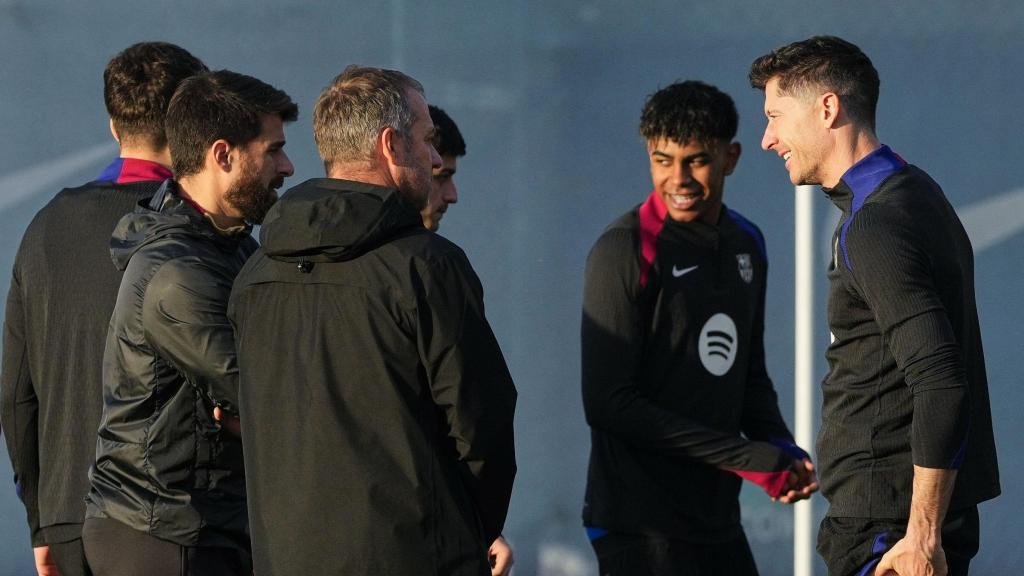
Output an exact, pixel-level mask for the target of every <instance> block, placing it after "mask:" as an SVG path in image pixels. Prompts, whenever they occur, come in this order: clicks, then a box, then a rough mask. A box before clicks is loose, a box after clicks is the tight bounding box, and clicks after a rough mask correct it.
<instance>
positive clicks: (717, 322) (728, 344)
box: [697, 312, 739, 376]
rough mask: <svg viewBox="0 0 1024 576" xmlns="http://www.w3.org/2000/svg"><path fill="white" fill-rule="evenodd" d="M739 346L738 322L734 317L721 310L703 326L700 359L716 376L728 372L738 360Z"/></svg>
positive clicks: (698, 344)
mask: <svg viewBox="0 0 1024 576" xmlns="http://www.w3.org/2000/svg"><path fill="white" fill-rule="evenodd" d="M738 347H739V342H737V340H736V323H735V322H733V321H732V318H729V316H727V315H726V314H722V313H721V312H719V313H718V314H715V315H714V316H712V317H711V318H708V321H707V322H706V323H705V324H704V327H703V328H701V331H700V341H699V342H698V343H697V348H698V350H699V352H700V361H701V363H702V364H704V368H705V369H706V370H707V371H708V372H711V373H712V374H714V375H715V376H721V375H723V374H725V373H726V372H728V371H729V368H732V363H733V362H734V361H735V360H736V349H737V348H738Z"/></svg>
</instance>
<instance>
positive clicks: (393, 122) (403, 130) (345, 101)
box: [313, 65, 423, 165]
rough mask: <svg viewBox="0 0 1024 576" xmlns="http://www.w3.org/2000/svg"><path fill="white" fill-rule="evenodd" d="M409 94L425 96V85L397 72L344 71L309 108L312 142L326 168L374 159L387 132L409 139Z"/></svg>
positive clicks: (347, 69) (364, 69)
mask: <svg viewBox="0 0 1024 576" xmlns="http://www.w3.org/2000/svg"><path fill="white" fill-rule="evenodd" d="M407 90H415V91H416V92H419V93H420V94H423V85H422V84H420V83H419V82H418V81H416V80H415V79H414V78H411V77H409V76H407V75H405V74H403V73H401V72H399V71H397V70H386V69H383V68H370V67H366V66H357V65H352V66H349V67H348V68H345V71H344V72H342V73H341V74H339V75H338V76H337V77H336V78H335V79H334V80H333V81H331V84H330V85H329V86H327V88H324V90H323V92H321V93H320V97H319V98H317V100H316V107H315V108H314V110H313V138H314V139H315V140H316V146H317V149H318V150H319V151H320V158H322V159H323V161H324V164H326V165H330V164H332V163H334V162H358V161H372V160H373V157H374V149H375V147H376V145H377V138H378V137H379V136H380V133H381V132H382V131H383V130H384V129H385V128H389V127H390V128H392V129H393V130H395V131H396V132H398V133H399V134H402V135H407V134H408V133H409V131H410V129H411V128H412V124H413V122H414V121H415V118H414V117H413V111H412V107H411V106H410V104H409V98H408V94H407Z"/></svg>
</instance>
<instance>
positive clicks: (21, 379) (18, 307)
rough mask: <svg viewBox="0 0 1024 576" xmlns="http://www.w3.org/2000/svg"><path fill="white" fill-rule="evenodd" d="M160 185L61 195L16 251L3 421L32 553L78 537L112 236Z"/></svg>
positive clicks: (104, 186)
mask: <svg viewBox="0 0 1024 576" xmlns="http://www.w3.org/2000/svg"><path fill="white" fill-rule="evenodd" d="M134 162H136V164H140V163H142V161H137V160H136V161H134ZM153 166H156V167H158V166H157V165H155V164H154V165H153ZM154 175H155V174H154ZM146 176H150V174H146ZM159 186H160V181H159V180H145V181H133V182H130V183H122V184H118V183H115V182H114V181H112V180H101V181H96V182H90V183H89V184H86V185H84V186H80V187H77V188H67V189H64V190H62V191H61V192H60V193H59V194H57V195H56V196H55V197H54V198H53V199H52V200H51V201H50V202H49V203H48V204H47V205H46V206H45V207H44V208H43V209H42V210H40V211H39V213H38V214H37V215H36V216H35V218H34V219H33V220H32V223H31V224H29V226H28V229H27V230H26V231H25V236H24V238H23V239H22V241H21V245H20V247H19V248H18V255H17V257H16V259H15V262H14V271H13V274H12V277H11V289H10V291H9V292H8V293H7V313H6V316H5V321H4V356H3V380H2V385H0V391H2V400H0V406H2V413H0V419H2V421H3V427H4V436H5V439H6V441H7V452H8V455H9V456H10V459H11V465H12V468H13V470H14V475H15V481H16V483H17V489H18V492H19V494H20V496H21V499H22V501H23V502H24V504H25V510H26V513H27V516H28V524H29V529H30V532H31V539H32V545H33V546H43V545H45V544H55V543H60V542H67V541H70V540H74V539H76V538H80V537H81V533H82V522H83V520H84V519H85V502H84V498H85V495H86V493H87V492H88V491H89V466H90V465H91V464H92V461H93V458H94V457H95V455H96V428H97V426H98V425H99V421H100V410H101V407H102V405H103V399H102V384H101V376H102V366H103V343H104V342H105V341H106V337H107V325H108V324H109V322H110V312H111V311H112V310H113V309H114V299H115V298H116V297H117V287H118V285H119V284H120V282H121V271H120V270H118V269H116V268H114V265H113V264H112V263H111V262H110V233H111V232H112V231H113V230H114V226H116V225H117V221H118V220H119V219H120V218H121V217H122V216H124V215H125V214H127V213H129V212H131V211H132V209H133V208H134V207H135V205H136V203H138V202H139V201H140V200H142V199H143V198H147V197H149V196H152V195H153V193H154V192H155V191H156V189H157V188H158V187H159Z"/></svg>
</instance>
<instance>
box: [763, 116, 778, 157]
mask: <svg viewBox="0 0 1024 576" xmlns="http://www.w3.org/2000/svg"><path fill="white" fill-rule="evenodd" d="M778 142H779V139H778V138H776V137H775V129H774V128H772V124H771V122H769V123H768V124H766V125H765V127H764V135H763V136H761V150H764V151H765V152H767V151H769V150H771V149H772V146H775V145H776V144H778Z"/></svg>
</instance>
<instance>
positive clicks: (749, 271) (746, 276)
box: [736, 254, 754, 284]
mask: <svg viewBox="0 0 1024 576" xmlns="http://www.w3.org/2000/svg"><path fill="white" fill-rule="evenodd" d="M736 264H737V265H738V267H739V269H740V278H743V281H744V282H746V283H747V284H750V283H751V282H753V281H754V265H753V264H751V263H750V254H737V255H736Z"/></svg>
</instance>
